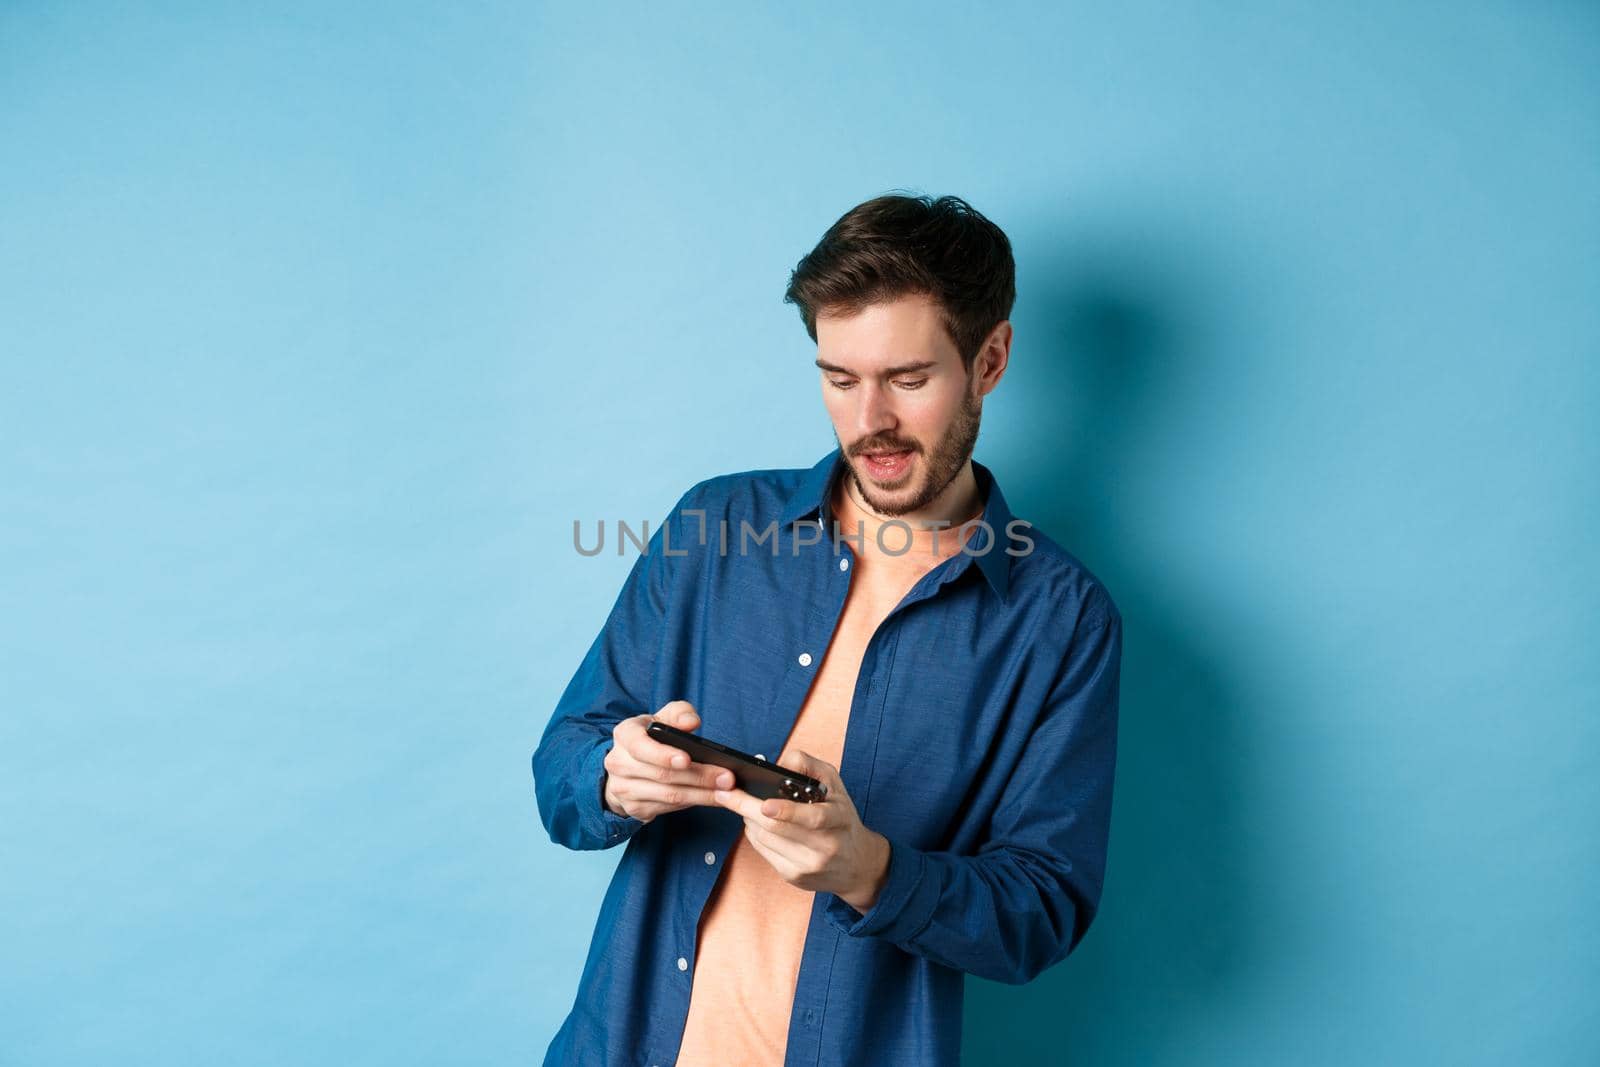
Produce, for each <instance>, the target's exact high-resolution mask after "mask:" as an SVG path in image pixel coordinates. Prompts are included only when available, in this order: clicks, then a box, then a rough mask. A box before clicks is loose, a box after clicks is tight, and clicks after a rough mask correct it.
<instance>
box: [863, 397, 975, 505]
mask: <svg viewBox="0 0 1600 1067" xmlns="http://www.w3.org/2000/svg"><path fill="white" fill-rule="evenodd" d="M982 417H983V399H982V398H981V397H979V396H977V395H975V394H972V393H965V394H963V395H962V397H961V407H960V409H959V410H957V411H956V415H955V418H954V419H952V420H951V421H950V425H949V426H948V427H946V429H945V431H944V434H943V435H942V436H940V438H939V440H938V441H937V442H936V443H935V444H934V446H933V449H932V450H931V451H929V452H927V453H924V452H923V450H922V448H921V446H920V445H918V444H917V442H915V441H910V440H899V439H894V440H884V439H878V440H875V441H869V442H867V443H866V444H865V445H858V446H857V447H856V449H855V452H854V454H855V455H857V456H859V455H860V454H861V453H862V452H863V451H866V452H880V451H896V450H901V449H909V450H910V451H911V452H912V453H913V454H914V455H916V456H925V461H924V462H923V463H922V464H921V468H922V477H921V480H920V481H918V482H917V483H915V485H914V488H913V487H912V486H903V487H901V488H900V489H899V490H891V491H889V492H883V491H881V490H879V489H876V488H875V487H874V486H873V483H872V482H870V481H868V480H865V479H863V478H862V477H861V476H860V475H859V474H857V473H856V467H855V464H854V463H850V464H848V469H849V474H850V481H851V482H852V483H853V484H854V485H855V487H856V492H857V493H858V494H859V495H860V497H861V499H862V500H865V501H866V502H867V506H868V507H870V508H872V510H873V511H875V512H877V513H878V514H879V515H889V516H894V515H906V514H910V513H911V512H913V511H920V510H922V509H923V508H925V507H927V506H928V505H929V504H932V503H933V502H934V501H935V500H937V499H939V494H940V493H943V492H944V491H945V489H946V488H948V487H949V485H950V483H951V482H953V481H955V479H956V475H958V474H960V473H961V468H962V467H964V466H966V463H967V460H968V459H969V458H971V456H972V449H973V446H974V445H976V444H977V443H978V424H979V422H980V421H982ZM833 436H834V440H835V441H837V440H838V439H839V435H838V433H835V434H834V435H833ZM843 447H844V446H843V444H841V445H840V448H841V449H842V448H843ZM847 454H848V453H847ZM907 489H912V491H911V492H910V493H909V495H904V496H902V495H901V494H904V493H906V490H907Z"/></svg>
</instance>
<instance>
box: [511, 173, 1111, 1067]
mask: <svg viewBox="0 0 1600 1067" xmlns="http://www.w3.org/2000/svg"><path fill="white" fill-rule="evenodd" d="M1014 296H1015V284H1014V268H1013V263H1012V255H1011V247H1010V243H1009V241H1007V239H1006V237H1005V235H1004V234H1003V233H1002V232H1001V231H1000V229H999V228H998V227H996V226H995V225H994V224H993V223H992V222H990V221H989V220H987V219H985V218H984V217H983V216H982V215H980V214H978V213H977V212H976V211H974V210H973V209H972V208H971V207H970V206H968V205H967V204H966V203H965V202H963V201H962V200H960V199H958V198H955V197H942V198H940V199H938V200H930V199H929V198H927V197H915V198H913V197H905V196H883V197H879V198H876V199H874V200H870V201H868V202H867V203H864V204H862V205H860V206H859V207H856V208H854V209H853V210H851V211H850V212H848V213H847V214H846V215H845V216H844V217H843V218H841V219H840V220H839V221H838V222H837V223H835V224H834V225H833V226H832V227H831V228H830V229H829V230H828V232H827V233H826V234H825V235H824V236H823V238H822V241H821V242H820V243H819V244H818V245H817V247H816V248H815V249H814V250H813V251H812V252H811V253H810V254H808V255H807V256H806V257H805V258H803V259H802V260H801V261H800V263H799V265H798V266H797V267H796V269H795V271H794V272H793V275H792V277H791V280H790V284H789V291H788V294H787V296H786V299H787V300H788V301H790V302H793V303H795V304H796V305H798V307H799V309H800V313H801V317H802V319H803V320H804V321H805V324H806V329H807V331H808V332H809V333H810V335H811V337H812V338H813V340H815V341H816V344H817V366H818V367H819V368H820V370H821V387H822V396H823V402H824V404H825V405H826V406H827V409H828V415H829V417H830V418H831V419H832V420H833V430H834V436H835V438H836V439H837V445H838V447H837V448H835V449H834V450H833V451H832V452H830V453H829V454H828V455H827V456H824V457H823V458H822V459H821V461H819V462H818V463H817V464H816V465H815V466H813V467H812V468H810V469H809V470H806V469H794V470H756V471H747V472H743V473H739V474H728V475H722V476H719V477H714V478H710V479H708V480H706V481H703V482H700V483H699V484H697V485H695V486H693V487H692V488H691V489H689V491H688V492H686V493H685V494H684V495H683V496H682V498H681V499H680V500H679V501H678V505H677V507H676V508H675V509H674V510H673V511H672V513H671V514H670V515H669V516H668V518H667V521H666V522H665V523H664V524H663V525H662V526H661V527H660V528H658V529H657V531H656V532H655V534H654V536H652V537H651V538H650V543H649V546H648V551H647V552H646V553H645V554H642V555H641V556H640V557H639V559H638V562H637V563H636V564H635V565H634V568H633V570H632V572H631V573H630V574H629V576H628V579H627V582H626V584H625V585H624V587H623V589H622V593H621V595H620V596H619V597H618V599H617V602H616V605H615V607H614V608H613V609H612V612H611V615H610V618H609V619H608V620H607V622H606V625H605V627H604V629H603V630H602V631H601V633H600V634H599V636H598V637H597V638H596V639H595V641H594V643H593V645H592V646H591V647H590V649H589V652H588V654H587V655H586V656H585V658H584V660H583V662H582V664H581V665H580V666H579V667H578V670H577V673H576V674H575V675H574V677H573V679H572V681H571V683H570V684H569V685H568V686H567V688H566V691H565V692H564V693H563V694H562V696H561V699H560V702H559V703H558V704H557V706H556V709H555V714H554V715H553V717H552V718H551V721H550V724H549V726H548V727H547V728H546V730H545V732H544V736H543V738H542V739H541V741H540V743H539V747H538V750H537V751H536V752H535V753H534V756H533V773H534V779H535V788H536V791H537V794H538V804H539V813H540V817H541V818H542V819H543V821H544V825H545V827H546V829H547V830H548V831H549V833H550V836H551V838H552V839H553V840H555V841H556V842H557V843H559V844H562V845H565V846H566V847H568V848H573V849H595V848H609V847H611V846H613V845H616V844H619V843H621V842H623V841H627V842H628V847H627V849H626V851H625V852H624V853H623V856H622V860H621V862H620V863H619V865H618V867H617V870H616V873H615V875H614V876H613V878H612V881H611V885H610V888H609V890H608V891H607V893H606V896H605V900H604V902H603V903H602V904H601V908H600V916H599V921H598V924H597V926H596V929H595V933H594V940H593V942H592V945H591V947H590V950H589V957H588V960H587V962H586V963H585V965H584V969H583V976H582V979H581V981H580V984H579V988H578V996H577V1001H576V1003H575V1004H574V1005H573V1008H572V1011H571V1013H570V1014H569V1015H568V1017H567V1019H566V1021H565V1023H564V1024H563V1025H562V1027H561V1030H560V1032H559V1033H557V1034H556V1037H555V1039H554V1041H553V1042H552V1043H551V1045H550V1049H549V1051H548V1053H547V1054H546V1058H545V1063H546V1064H563V1065H570V1064H578V1065H590V1064H593V1065H597V1067H598V1065H601V1064H630V1065H633V1064H637V1065H641V1067H648V1065H652V1064H654V1065H659V1067H666V1065H669V1064H674V1063H675V1064H677V1065H678V1067H767V1065H770V1067H778V1065H791V1067H792V1065H798V1064H805V1065H806V1067H818V1065H828V1067H833V1065H848V1064H871V1065H883V1064H889V1065H900V1064H955V1063H957V1062H958V1059H959V1053H960V1046H961V1002H962V992H963V981H964V973H965V972H971V973H973V974H977V975H981V976H983V977H985V978H990V979H995V980H998V981H1002V982H1011V983H1016V984H1020V983H1023V982H1027V981H1029V980H1030V979H1032V978H1033V977H1034V976H1035V975H1037V974H1039V972H1041V971H1043V970H1044V969H1045V968H1046V967H1049V966H1051V965H1052V964H1055V963H1057V962H1059V961H1060V960H1062V959H1064V958H1065V957H1066V956H1067V954H1068V953H1069V952H1070V951H1071V950H1072V949H1073V948H1075V947H1076V946H1077V944H1078V942H1079V941H1080V940H1081V939H1082V937H1083V935H1084V931H1085V930H1086V929H1087V928H1088V926H1089V924H1090V921H1091V920H1092V919H1093V917H1094V914H1095V911H1096V908H1097V907H1098V904H1099V898H1100V889H1101V885H1102V882H1103V879H1104V873H1105V853H1106V837H1107V828H1108V822H1109V820H1110V813H1111V792H1112V777H1113V769H1114V764H1115V759H1116V731H1117V702H1118V679H1119V672H1120V667H1121V651H1122V618H1121V615H1120V614H1119V612H1118V610H1117V608H1116V605H1115V604H1114V603H1113V602H1112V599H1111V597H1110V596H1109V595H1108V594H1107V591H1106V589H1105V587H1104V586H1103V585H1102V584H1101V583H1100V582H1099V581H1098V580H1097V579H1096V578H1095V577H1094V576H1093V575H1092V574H1091V573H1090V572H1089V571H1088V570H1087V569H1086V568H1085V567H1084V566H1083V564H1082V563H1080V562H1079V561H1078V560H1076V559H1075V558H1073V557H1072V556H1071V555H1070V554H1069V553H1067V552H1066V551H1065V550H1064V549H1063V548H1061V547H1060V546H1059V545H1057V544H1056V543H1054V542H1053V541H1051V540H1050V539H1049V538H1048V537H1046V536H1044V535H1043V534H1041V533H1040V532H1038V531H1037V530H1034V529H1032V528H1031V527H1030V526H1029V524H1027V523H1025V522H1023V521H1022V520H1020V519H1016V518H1014V517H1013V516H1012V515H1011V513H1010V511H1009V510H1008V509H1007V507H1006V502H1005V498H1004V496H1002V495H1001V492H1000V487H999V485H998V484H997V483H996V481H995V478H994V475H993V474H992V473H991V472H990V471H989V470H988V468H986V467H984V466H983V465H982V464H979V463H976V462H974V461H973V460H972V458H971V456H972V449H973V445H974V443H975V442H976V440H977V436H978V423H979V416H980V414H981V411H982V406H983V398H984V397H985V396H986V395H988V394H989V393H990V392H991V391H992V390H993V389H994V388H995V387H996V386H997V385H998V384H999V383H1000V380H1001V377H1002V376H1003V375H1004V373H1005V369H1006V363H1007V360H1008V358H1009V356H1010V349H1011V332H1012V331H1011V324H1010V322H1009V321H1008V317H1009V315H1010V313H1011V305H1012V302H1013V300H1014ZM653 719H660V720H664V721H666V722H670V723H673V724H675V725H677V726H679V727H680V728H682V729H685V730H695V731H697V732H699V733H701V734H702V735H703V736H705V737H707V738H710V739H712V740H715V741H720V742H722V743H723V744H727V745H731V746H733V747H735V748H738V749H741V750H743V751H745V752H750V753H754V754H766V753H776V756H775V757H771V756H763V758H769V759H775V761H776V762H777V763H779V764H780V765H782V766H783V767H786V768H790V769H793V770H796V771H800V772H802V773H804V774H808V775H811V776H812V777H814V778H818V779H820V780H822V781H823V782H825V783H826V784H827V786H828V794H827V797H826V799H825V800H824V801H823V802H821V803H813V804H805V803H798V802H795V801H789V800H766V801H759V800H757V799H755V798H753V797H751V796H750V795H749V794H747V793H745V792H744V791H743V790H740V789H735V788H732V786H733V784H734V782H733V778H732V775H731V774H729V772H727V771H724V770H721V769H719V768H716V767H711V766H707V765H702V764H699V763H691V762H689V761H688V759H687V757H686V756H685V755H684V754H683V753H682V752H680V751H679V750H678V749H675V748H671V747H668V746H665V745H661V744H657V743H656V742H654V741H653V740H652V739H651V738H649V737H648V736H647V735H646V733H645V727H646V726H647V725H648V724H649V723H650V722H651V721H652V720H653Z"/></svg>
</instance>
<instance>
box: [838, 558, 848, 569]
mask: <svg viewBox="0 0 1600 1067" xmlns="http://www.w3.org/2000/svg"><path fill="white" fill-rule="evenodd" d="M839 569H840V570H842V571H847V570H849V569H850V561H849V560H847V559H841V560H840V561H839Z"/></svg>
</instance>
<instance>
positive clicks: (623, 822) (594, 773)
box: [578, 737, 644, 848]
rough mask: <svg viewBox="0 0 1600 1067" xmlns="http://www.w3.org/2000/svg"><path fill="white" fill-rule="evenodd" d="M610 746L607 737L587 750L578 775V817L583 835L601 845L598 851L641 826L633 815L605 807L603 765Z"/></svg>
mask: <svg viewBox="0 0 1600 1067" xmlns="http://www.w3.org/2000/svg"><path fill="white" fill-rule="evenodd" d="M612 744H613V742H612V740H611V738H609V737H608V738H606V739H605V740H604V741H602V742H600V743H599V744H597V745H595V746H594V748H592V749H590V751H589V754H588V755H587V756H585V757H584V760H583V767H582V768H581V769H580V770H579V772H578V797H579V800H578V817H579V819H580V820H581V821H582V824H583V831H584V833H585V834H587V835H588V836H589V837H590V838H591V839H592V840H594V841H597V842H600V845H599V847H600V848H610V847H611V846H612V845H615V844H617V843H618V842H620V841H622V840H623V839H625V838H627V837H629V836H631V835H632V834H633V832H634V831H635V830H637V829H639V827H641V826H643V825H644V823H643V822H641V821H640V820H638V819H635V818H633V817H632V816H628V815H618V814H617V813H616V812H614V811H612V810H611V809H610V808H608V807H606V802H605V789H606V766H605V763H606V753H607V752H610V751H611V746H612Z"/></svg>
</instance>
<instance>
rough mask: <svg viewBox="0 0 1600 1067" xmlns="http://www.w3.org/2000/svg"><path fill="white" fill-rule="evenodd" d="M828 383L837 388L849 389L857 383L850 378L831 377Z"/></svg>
mask: <svg viewBox="0 0 1600 1067" xmlns="http://www.w3.org/2000/svg"><path fill="white" fill-rule="evenodd" d="M828 384H829V385H831V386H833V387H834V388H835V389H848V388H850V387H851V386H852V385H854V384H856V383H855V382H852V381H850V380H849V379H848V378H829V379H828Z"/></svg>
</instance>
